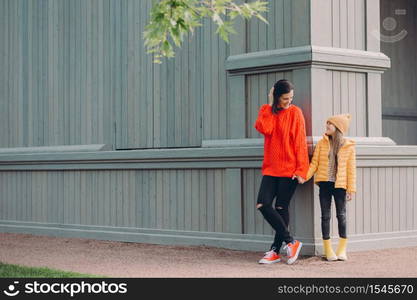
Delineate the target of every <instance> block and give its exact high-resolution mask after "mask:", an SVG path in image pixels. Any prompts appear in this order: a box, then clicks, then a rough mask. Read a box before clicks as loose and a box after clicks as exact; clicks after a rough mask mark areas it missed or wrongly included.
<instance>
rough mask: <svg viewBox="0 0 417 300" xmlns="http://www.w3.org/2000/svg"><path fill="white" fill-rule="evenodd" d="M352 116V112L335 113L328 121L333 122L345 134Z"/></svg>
mask: <svg viewBox="0 0 417 300" xmlns="http://www.w3.org/2000/svg"><path fill="white" fill-rule="evenodd" d="M351 118H352V116H351V115H350V114H341V115H334V116H331V117H330V118H328V119H327V121H328V122H330V123H332V124H333V125H334V126H336V128H337V129H339V130H340V131H341V132H342V133H343V134H345V133H346V132H347V131H348V130H349V123H350V120H351Z"/></svg>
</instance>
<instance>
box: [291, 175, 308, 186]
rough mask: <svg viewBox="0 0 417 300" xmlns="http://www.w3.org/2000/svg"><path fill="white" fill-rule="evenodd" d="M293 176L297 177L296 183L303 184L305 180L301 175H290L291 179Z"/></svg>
mask: <svg viewBox="0 0 417 300" xmlns="http://www.w3.org/2000/svg"><path fill="white" fill-rule="evenodd" d="M294 178H297V180H298V183H300V184H303V183H304V182H305V180H304V179H303V177H301V176H298V175H295V174H294V175H292V179H293V180H294Z"/></svg>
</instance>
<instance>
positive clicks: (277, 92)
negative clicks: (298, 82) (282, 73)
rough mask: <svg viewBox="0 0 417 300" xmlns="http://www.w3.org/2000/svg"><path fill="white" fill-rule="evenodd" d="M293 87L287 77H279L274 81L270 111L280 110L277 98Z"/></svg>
mask: <svg viewBox="0 0 417 300" xmlns="http://www.w3.org/2000/svg"><path fill="white" fill-rule="evenodd" d="M293 89H294V85H293V84H292V83H291V82H290V81H288V80H287V79H281V80H278V81H277V82H275V84H274V93H273V96H274V102H273V103H272V112H273V113H275V114H276V113H277V112H278V111H280V110H282V108H281V107H279V98H280V97H281V95H282V94H287V93H289V92H291V91H292V90H293Z"/></svg>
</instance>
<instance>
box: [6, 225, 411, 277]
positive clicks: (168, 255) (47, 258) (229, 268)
mask: <svg viewBox="0 0 417 300" xmlns="http://www.w3.org/2000/svg"><path fill="white" fill-rule="evenodd" d="M262 254H263V253H261V252H248V251H236V250H228V249H220V248H211V247H181V246H164V245H150V244H138V243H124V242H113V241H99V240H91V239H79V238H56V237H47V236H35V235H29V234H14V233H0V261H1V262H4V263H12V264H20V265H26V266H37V267H38V266H45V267H50V268H55V269H61V270H66V271H74V272H81V273H89V274H97V275H105V276H111V277H417V247H408V248H398V249H388V250H375V251H366V252H352V253H348V255H349V260H348V261H346V262H342V261H337V262H327V261H324V260H322V259H321V258H320V257H302V258H301V259H299V260H298V261H297V262H296V263H295V264H294V265H286V264H285V263H277V264H274V265H267V266H266V265H259V264H258V263H257V261H258V260H259V258H260V257H261V256H262Z"/></svg>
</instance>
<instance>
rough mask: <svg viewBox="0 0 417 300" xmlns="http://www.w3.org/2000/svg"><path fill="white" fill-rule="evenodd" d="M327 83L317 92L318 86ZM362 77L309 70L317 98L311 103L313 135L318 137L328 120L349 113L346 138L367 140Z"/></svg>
mask: <svg viewBox="0 0 417 300" xmlns="http://www.w3.org/2000/svg"><path fill="white" fill-rule="evenodd" d="M322 80H324V81H325V82H327V83H328V85H327V88H325V89H320V88H318V87H319V86H320V85H319V84H320V82H321V81H322ZM366 86H367V82H366V74H365V73H356V72H346V71H336V70H324V69H315V70H313V83H312V88H313V89H314V88H315V89H317V92H318V95H317V97H315V99H314V101H313V103H312V118H313V119H314V122H313V123H312V132H313V135H321V134H323V133H324V130H325V123H326V120H327V118H328V117H330V116H332V115H335V114H341V113H350V114H351V115H352V120H351V123H350V126H349V131H348V133H347V134H346V135H347V136H368V135H369V134H368V131H369V130H368V125H367V118H368V112H367V106H368V104H367V101H368V100H367V94H366Z"/></svg>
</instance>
